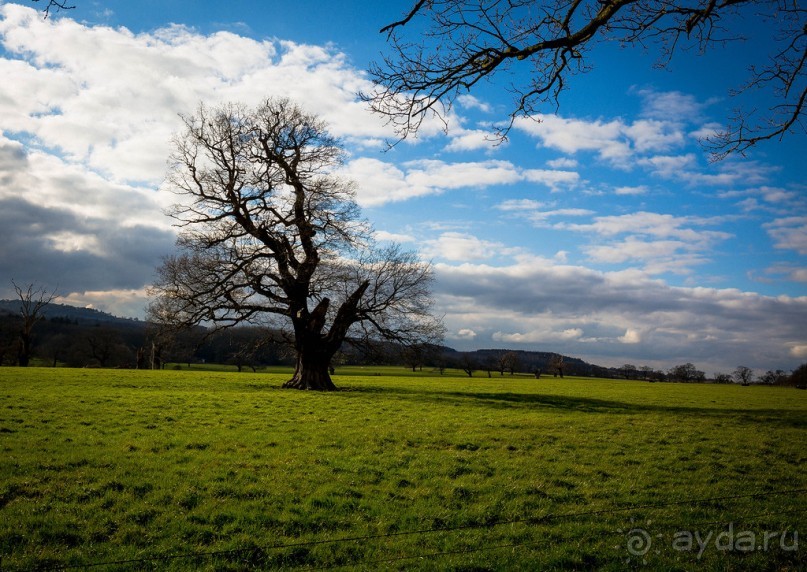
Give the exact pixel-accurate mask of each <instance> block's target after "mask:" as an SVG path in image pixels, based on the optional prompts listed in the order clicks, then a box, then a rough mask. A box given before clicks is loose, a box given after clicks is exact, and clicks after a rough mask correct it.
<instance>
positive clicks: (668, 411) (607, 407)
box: [338, 386, 807, 429]
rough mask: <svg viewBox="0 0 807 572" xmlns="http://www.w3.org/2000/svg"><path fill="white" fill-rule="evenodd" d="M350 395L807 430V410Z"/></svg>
mask: <svg viewBox="0 0 807 572" xmlns="http://www.w3.org/2000/svg"><path fill="white" fill-rule="evenodd" d="M338 393H341V394H342V395H350V394H356V393H358V394H365V395H371V394H380V395H387V396H388V395H390V394H394V395H395V396H396V397H398V398H400V399H406V400H411V401H416V402H429V403H433V404H451V403H452V402H453V403H463V404H468V405H473V406H479V407H486V408H495V409H522V410H524V409H537V410H540V409H555V410H562V411H568V412H579V413H592V414H600V413H607V414H618V415H619V414H622V415H634V414H641V413H659V414H663V415H675V416H680V417H688V416H694V417H712V418H722V419H730V420H733V421H742V422H749V423H763V424H767V425H776V426H781V427H791V428H796V429H807V413H806V412H805V411H802V410H792V409H736V408H725V407H703V406H691V407H689V406H681V405H660V404H657V403H627V402H624V401H613V400H607V399H596V398H592V397H579V396H566V395H546V394H539V393H514V392H501V393H499V392H474V391H439V390H433V389H426V388H423V389H407V388H400V387H381V386H353V387H350V388H349V389H346V390H344V391H341V392H338Z"/></svg>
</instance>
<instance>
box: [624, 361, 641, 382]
mask: <svg viewBox="0 0 807 572" xmlns="http://www.w3.org/2000/svg"><path fill="white" fill-rule="evenodd" d="M637 371H638V369H637V367H636V366H635V365H633V364H631V363H626V364H625V365H623V366H622V375H624V376H625V379H636V372H637Z"/></svg>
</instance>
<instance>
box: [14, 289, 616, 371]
mask: <svg viewBox="0 0 807 572" xmlns="http://www.w3.org/2000/svg"><path fill="white" fill-rule="evenodd" d="M20 304H21V303H20V301H19V300H0V318H2V317H3V316H9V315H17V316H18V315H19V314H20ZM42 315H43V316H44V317H45V319H46V320H48V321H49V322H60V321H62V322H68V323H70V324H75V325H76V326H104V327H107V328H112V329H115V330H118V331H120V332H121V333H124V332H128V333H129V334H131V335H144V334H145V328H146V326H147V323H146V322H143V321H140V320H135V319H132V318H119V317H117V316H113V315H112V314H108V313H106V312H102V311H100V310H95V309H93V308H78V307H76V306H69V305H67V304H54V303H51V304H48V305H47V306H45V308H43V310H42ZM127 335H128V334H127ZM508 352H512V353H514V354H515V355H516V357H517V360H518V371H520V372H525V373H526V372H529V373H534V372H535V371H538V370H540V371H541V372H542V373H543V374H544V375H552V374H553V373H555V372H554V371H553V368H552V365H551V364H552V360H553V359H554V358H555V357H556V356H557V355H558V354H556V353H551V352H541V351H528V350H509V349H504V348H503V349H481V350H474V351H467V352H463V351H458V350H455V349H453V348H450V347H447V346H435V347H433V348H432V349H431V352H430V353H431V355H432V356H435V355H437V356H443V359H444V360H446V361H447V362H448V363H458V362H459V360H460V357H461V356H464V355H467V356H470V357H471V358H472V359H473V362H474V363H475V364H476V366H477V367H478V368H479V369H482V370H484V369H485V368H488V367H491V368H493V369H494V371H496V369H495V367H493V366H494V364H496V363H497V361H498V359H499V356H501V355H502V354H504V353H508ZM345 353H348V354H354V353H355V354H356V355H355V356H353V357H355V358H357V359H359V360H361V361H367V360H369V361H373V360H374V359H381V361H382V362H383V361H384V359H387V360H388V359H389V356H396V357H393V358H392V360H393V361H396V362H397V361H400V356H401V350H400V348H399V347H397V346H396V345H395V344H391V343H384V342H382V343H381V344H380V345H379V346H378V347H377V348H376V351H375V352H371V354H368V355H362V352H355V351H353V352H351V351H350V350H349V349H348V348H347V347H346V348H345ZM209 359H215V357H214V356H209ZM563 361H564V364H565V367H564V373H565V374H566V375H586V376H595V377H611V376H612V375H613V373H614V372H613V370H609V368H605V367H602V366H598V365H594V364H590V363H587V362H585V361H583V360H581V359H579V358H574V357H569V356H563Z"/></svg>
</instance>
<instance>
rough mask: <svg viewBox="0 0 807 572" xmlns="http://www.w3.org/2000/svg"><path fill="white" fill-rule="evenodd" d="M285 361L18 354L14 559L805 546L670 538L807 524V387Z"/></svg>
mask: <svg viewBox="0 0 807 572" xmlns="http://www.w3.org/2000/svg"><path fill="white" fill-rule="evenodd" d="M285 379H286V377H285V374H283V373H258V374H254V373H241V374H237V373H233V372H214V371H208V372H194V371H190V372H188V371H156V372H151V371H104V370H62V369H59V370H53V369H29V370H22V369H11V368H7V369H5V368H4V369H0V453H2V458H1V460H0V557H1V558H2V566H3V569H6V568H8V569H12V570H13V569H19V568H26V567H34V566H42V565H50V566H60V565H86V564H96V563H103V562H109V561H119V560H138V559H145V562H141V563H140V564H136V563H132V564H131V567H132V568H134V569H137V568H138V566H140V567H146V568H148V567H154V568H156V569H166V568H168V569H171V568H173V569H178V570H179V569H187V568H189V567H191V568H203V569H204V568H209V569H234V570H235V569H241V568H243V567H244V566H256V567H269V568H271V567H294V566H326V567H327V566H336V565H345V566H350V567H358V568H360V569H361V568H362V567H363V568H364V569H367V570H371V569H376V568H378V567H381V568H392V569H412V568H416V569H417V568H421V569H424V570H425V569H433V568H434V567H435V566H436V567H439V568H448V569H451V568H455V569H502V570H505V569H514V568H515V569H519V568H520V569H525V570H526V569H553V568H554V569H564V568H570V567H571V568H583V569H589V568H604V569H609V568H610V569H614V570H618V569H623V567H624V565H625V562H626V560H627V559H628V558H630V557H632V556H633V555H632V554H630V553H629V552H628V547H627V544H626V542H627V536H626V535H627V533H628V531H630V530H631V529H633V528H637V527H639V528H642V529H643V530H646V531H647V533H648V534H650V535H651V536H652V539H653V540H654V542H655V546H654V548H653V550H652V551H649V552H648V553H647V554H644V555H641V556H642V560H646V561H647V563H646V564H644V563H643V564H642V566H646V567H649V568H650V569H659V570H661V569H664V570H669V569H691V568H692V567H693V566H695V565H698V566H706V567H711V568H714V567H724V568H738V567H740V566H742V567H743V568H747V569H779V568H783V569H787V568H788V567H789V568H791V569H796V563H798V562H800V561H801V560H800V558H799V555H801V556H802V557H803V548H802V552H801V553H798V552H795V553H794V552H793V551H788V550H784V549H782V548H781V546H780V545H776V548H775V549H774V548H770V549H768V550H756V551H755V552H754V553H753V554H749V553H742V552H738V551H719V550H717V549H715V547H714V546H712V547H711V549H710V550H706V551H704V553H703V554H702V555H701V556H700V558H698V557H697V554H695V553H692V552H682V551H677V550H674V549H673V548H672V547H671V539H672V538H673V536H674V534H675V533H676V532H679V531H686V530H695V529H697V530H701V531H703V532H704V533H705V532H706V531H707V529H708V530H711V531H713V532H714V534H715V535H716V534H718V533H719V532H720V531H721V530H724V529H725V528H726V527H727V526H728V525H729V524H730V523H734V526H735V530H747V531H757V532H758V533H759V534H762V533H763V532H764V531H784V530H791V531H792V530H794V529H798V528H799V527H801V529H802V530H804V529H807V527H805V526H804V525H805V519H804V509H805V504H806V503H805V493H804V489H805V488H807V487H806V486H805V485H807V483H806V482H805V476H804V471H803V465H804V463H805V461H806V460H807V455H806V454H805V444H807V443H806V442H805V428H807V396H805V394H804V393H803V392H799V391H796V390H792V389H785V388H767V387H733V386H729V387H725V386H705V385H679V384H649V383H641V382H625V381H610V380H592V379H579V378H575V379H565V380H560V379H548V380H534V379H527V378H509V377H508V376H505V377H503V378H497V377H493V378H491V379H486V378H473V379H467V378H466V379H463V378H460V377H456V378H442V377H440V376H433V377H422V378H419V377H391V376H381V375H379V376H377V375H370V376H362V375H341V376H338V377H337V378H336V380H337V383H338V385H339V386H340V387H341V388H342V389H343V391H339V392H336V393H329V394H322V393H310V392H300V391H290V390H281V389H279V388H280V385H281V384H282V382H283V381H284V380H285ZM782 491H801V492H792V493H789V494H779V493H781V492H782ZM752 495H755V496H752ZM736 527H740V528H736ZM620 531H622V532H620ZM657 535H661V536H662V538H658V537H657ZM656 551H658V552H656ZM169 557H170V558H169ZM155 558H157V560H152V559H155ZM634 560H635V559H634ZM127 566H129V564H127Z"/></svg>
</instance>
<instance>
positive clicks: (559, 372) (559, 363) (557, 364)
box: [549, 354, 566, 378]
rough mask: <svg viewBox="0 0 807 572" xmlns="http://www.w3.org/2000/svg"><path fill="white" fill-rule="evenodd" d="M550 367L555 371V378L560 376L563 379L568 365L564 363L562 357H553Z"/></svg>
mask: <svg viewBox="0 0 807 572" xmlns="http://www.w3.org/2000/svg"><path fill="white" fill-rule="evenodd" d="M549 367H551V368H552V369H553V370H555V373H554V374H553V375H554V376H555V377H557V376H560V377H561V378H563V370H564V369H565V368H566V364H565V363H564V361H563V356H562V355H560V354H555V355H553V356H552V359H551V360H550V361H549Z"/></svg>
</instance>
